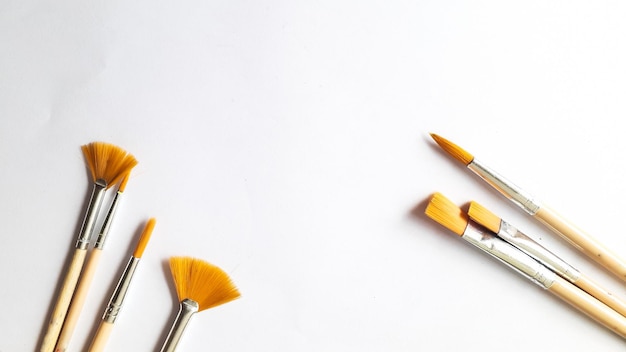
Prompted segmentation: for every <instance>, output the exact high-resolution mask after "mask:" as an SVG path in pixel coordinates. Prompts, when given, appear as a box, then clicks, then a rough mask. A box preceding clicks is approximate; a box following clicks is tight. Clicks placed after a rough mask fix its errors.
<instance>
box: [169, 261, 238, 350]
mask: <svg viewBox="0 0 626 352" xmlns="http://www.w3.org/2000/svg"><path fill="white" fill-rule="evenodd" d="M170 270H171V271H172V277H173V279H174V284H175V285H176V293H177V294H178V300H179V310H178V314H177V315H176V319H175V320H174V322H173V324H172V327H171V329H170V331H169V333H168V334H167V338H166V339H165V342H164V343H163V347H161V352H173V351H175V350H176V346H177V345H178V342H179V341H180V338H181V336H182V334H183V331H184V330H185V327H186V326H187V324H188V323H189V320H190V319H191V317H192V316H193V315H194V314H195V313H197V312H201V311H203V310H206V309H209V308H213V307H216V306H219V305H221V304H224V303H227V302H230V301H232V300H234V299H237V298H239V297H240V293H239V291H238V290H237V288H236V287H235V285H234V284H233V282H232V281H231V279H230V277H229V276H228V274H226V273H225V272H224V271H223V270H222V269H220V268H219V267H217V266H215V265H213V264H210V263H207V262H205V261H203V260H201V259H196V258H191V257H172V258H170Z"/></svg>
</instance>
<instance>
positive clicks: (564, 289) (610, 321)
mask: <svg viewBox="0 0 626 352" xmlns="http://www.w3.org/2000/svg"><path fill="white" fill-rule="evenodd" d="M426 215H427V216H428V217H430V218H431V219H433V220H435V221H436V222H438V223H439V224H441V225H443V226H444V227H446V228H447V229H449V230H450V231H452V232H454V233H455V234H457V235H458V236H460V237H461V238H462V239H463V240H465V241H467V242H469V243H470V244H472V245H474V246H475V247H477V248H479V249H481V250H482V251H484V252H486V253H487V254H489V255H491V256H492V257H494V258H496V259H498V260H499V261H501V262H503V263H504V264H506V265H508V266H509V267H511V268H513V269H515V270H516V271H517V272H519V273H520V274H522V275H523V276H525V277H526V278H528V279H530V280H531V281H533V282H534V283H536V284H537V285H538V286H540V287H542V288H544V289H546V290H548V291H549V292H550V293H552V294H554V295H555V296H557V297H558V298H560V299H562V300H563V301H565V302H567V303H569V304H570V305H572V306H573V307H574V308H576V309H578V310H580V311H581V312H583V313H585V314H586V315H587V316H589V317H590V318H592V319H594V320H595V321H596V322H598V323H600V324H601V325H603V326H604V327H606V328H607V329H609V330H611V331H613V332H614V333H616V334H618V335H619V336H621V337H622V338H626V317H624V316H622V315H620V314H619V313H617V312H616V311H614V310H613V309H611V308H609V307H608V306H607V305H605V304H604V303H602V302H600V301H598V300H597V299H595V298H594V297H592V296H591V295H589V294H587V293H586V292H585V291H583V290H581V289H579V288H578V287H576V286H574V285H572V284H571V283H570V282H568V281H567V280H565V279H563V278H562V277H560V276H559V275H557V274H556V273H555V272H553V271H552V270H550V269H549V268H548V267H546V266H544V265H543V264H541V263H539V262H538V261H536V260H535V259H533V258H532V257H530V256H529V255H527V254H526V253H524V252H522V251H521V250H519V249H518V248H517V247H515V246H513V245H512V244H510V243H508V242H506V241H504V240H503V239H501V238H499V237H498V236H496V235H495V234H494V233H492V232H491V231H490V230H488V229H486V228H485V227H483V226H481V225H479V224H476V223H475V222H473V221H472V220H470V219H469V217H468V216H467V214H466V213H464V212H463V211H462V210H461V208H459V207H458V206H456V205H455V204H454V203H452V202H451V201H450V200H449V199H447V198H445V197H444V196H443V195H441V194H440V193H435V194H434V195H433V196H432V198H431V200H430V202H429V203H428V206H427V207H426Z"/></svg>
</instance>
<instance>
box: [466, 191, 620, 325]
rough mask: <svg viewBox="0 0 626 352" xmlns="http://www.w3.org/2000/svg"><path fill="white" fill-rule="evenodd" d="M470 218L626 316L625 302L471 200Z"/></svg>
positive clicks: (468, 212)
mask: <svg viewBox="0 0 626 352" xmlns="http://www.w3.org/2000/svg"><path fill="white" fill-rule="evenodd" d="M467 214H468V215H469V217H470V219H472V220H473V221H475V222H477V223H478V224H480V225H482V226H484V227H486V228H487V229H488V230H490V231H492V232H494V233H495V234H497V235H498V237H500V238H502V239H503V240H505V241H507V242H509V243H510V244H512V245H514V246H515V247H517V248H519V249H520V250H521V251H523V252H525V253H526V254H528V255H530V256H531V257H533V258H535V260H537V261H538V262H540V263H542V264H543V265H545V266H547V267H548V268H550V269H551V270H552V271H554V272H555V273H557V274H559V275H560V276H561V277H563V278H564V279H566V280H567V281H569V282H571V283H572V284H574V285H576V286H577V287H578V288H580V289H582V290H583V291H585V292H587V293H588V294H590V295H592V296H593V297H595V298H596V299H598V300H599V301H600V302H602V303H604V304H606V305H607V306H609V307H611V308H612V309H614V310H615V311H617V312H618V313H620V314H621V315H624V316H626V303H624V302H623V301H622V300H620V299H619V298H617V297H616V296H614V295H613V294H611V293H610V292H608V291H607V290H605V289H604V288H602V287H601V286H600V285H598V284H597V283H595V282H594V281H593V280H591V279H590V278H589V277H587V276H586V275H584V274H582V273H581V272H580V271H579V270H578V269H576V268H574V267H573V266H572V265H570V264H568V263H567V262H565V261H564V260H562V259H561V258H559V257H558V256H556V255H555V254H554V253H552V252H550V251H549V250H548V249H546V248H545V247H543V246H542V245H540V244H539V243H537V242H536V241H534V240H533V239H532V238H530V237H528V236H526V235H525V234H524V233H522V232H521V231H519V230H518V229H517V228H516V227H515V226H513V225H511V224H510V223H508V222H506V221H504V220H502V219H501V218H500V217H498V216H497V215H496V214H494V213H492V212H491V211H489V210H488V209H487V208H485V207H484V206H482V205H480V204H478V203H477V202H474V201H472V202H470V206H469V209H468V211H467Z"/></svg>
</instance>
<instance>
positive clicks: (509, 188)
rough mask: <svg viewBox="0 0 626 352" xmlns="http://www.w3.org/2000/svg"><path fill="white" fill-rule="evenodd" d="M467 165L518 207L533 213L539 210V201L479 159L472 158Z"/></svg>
mask: <svg viewBox="0 0 626 352" xmlns="http://www.w3.org/2000/svg"><path fill="white" fill-rule="evenodd" d="M467 167H468V168H469V169H470V170H472V171H473V172H474V173H475V174H476V175H478V176H480V177H481V178H482V179H483V180H485V182H487V183H489V184H490V185H491V186H492V187H493V188H495V189H496V190H497V191H498V192H500V193H502V195H504V196H505V197H507V198H508V199H509V200H511V201H512V202H513V203H515V204H517V206H519V207H520V208H522V209H524V210H525V211H526V212H527V213H528V214H530V215H535V214H536V213H537V211H538V210H539V208H540V205H539V203H538V202H537V201H536V200H535V199H533V197H532V196H531V195H530V194H529V193H527V192H525V191H524V190H523V189H521V188H519V187H518V186H516V185H515V184H513V183H512V182H510V181H509V180H507V179H505V178H504V177H502V175H500V174H498V173H497V172H495V171H494V170H492V169H490V168H489V167H487V166H486V165H483V164H482V163H481V162H480V161H478V160H476V159H474V160H472V162H470V163H469V164H468V165H467Z"/></svg>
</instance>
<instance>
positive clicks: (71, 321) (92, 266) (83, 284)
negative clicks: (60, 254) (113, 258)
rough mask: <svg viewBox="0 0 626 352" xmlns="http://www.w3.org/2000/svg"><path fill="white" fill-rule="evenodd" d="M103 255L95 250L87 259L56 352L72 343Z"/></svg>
mask: <svg viewBox="0 0 626 352" xmlns="http://www.w3.org/2000/svg"><path fill="white" fill-rule="evenodd" d="M101 255H102V250H100V249H94V250H92V251H91V253H90V254H89V259H87V264H86V265H85V268H84V269H83V272H82V274H81V275H80V281H79V283H78V286H77V287H76V291H75V292H74V297H72V302H71V304H70V310H69V311H68V313H67V316H66V317H65V322H64V323H63V329H62V330H61V335H60V336H59V340H58V341H57V344H56V348H55V349H54V351H55V352H64V351H65V350H66V349H67V346H68V345H69V343H70V339H71V338H72V334H73V333H74V328H75V327H76V323H77V322H78V317H79V316H80V312H81V311H82V309H83V305H84V304H85V299H86V298H87V293H88V292H89V287H90V286H91V281H93V277H94V274H95V273H96V268H97V267H98V263H99V262H100V256H101Z"/></svg>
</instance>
